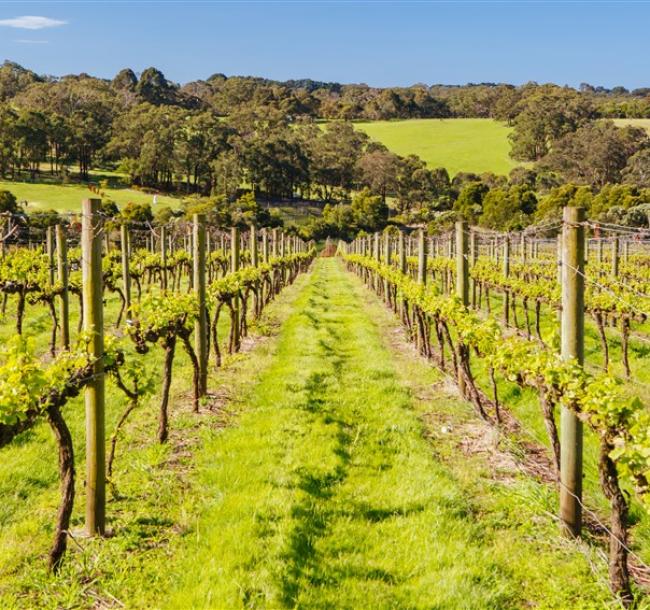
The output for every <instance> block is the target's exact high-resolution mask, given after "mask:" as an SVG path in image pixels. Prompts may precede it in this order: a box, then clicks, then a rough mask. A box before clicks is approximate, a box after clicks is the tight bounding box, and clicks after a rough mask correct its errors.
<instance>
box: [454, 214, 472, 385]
mask: <svg viewBox="0 0 650 610" xmlns="http://www.w3.org/2000/svg"><path fill="white" fill-rule="evenodd" d="M467 242H468V240H467V222H466V221H464V220H459V221H458V222H456V296H458V298H459V299H460V301H461V303H462V304H463V306H464V307H467V306H468V305H469V261H468V254H469V248H468V243H467ZM458 388H459V390H460V393H461V396H465V377H464V376H463V373H462V371H461V367H460V366H459V367H458Z"/></svg>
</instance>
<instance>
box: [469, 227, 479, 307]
mask: <svg viewBox="0 0 650 610" xmlns="http://www.w3.org/2000/svg"><path fill="white" fill-rule="evenodd" d="M476 245H477V244H476V231H474V230H473V229H470V230H469V262H470V264H471V266H472V267H474V265H476V259H477V258H478V249H477V247H476ZM470 286H471V291H472V309H476V297H477V294H476V293H477V284H476V280H475V279H474V278H470Z"/></svg>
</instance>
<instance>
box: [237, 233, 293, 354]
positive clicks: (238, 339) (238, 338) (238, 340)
mask: <svg viewBox="0 0 650 610" xmlns="http://www.w3.org/2000/svg"><path fill="white" fill-rule="evenodd" d="M283 241H284V240H283ZM230 265H231V266H230V271H231V272H232V273H235V272H236V271H238V270H239V229H238V228H237V227H233V228H232V229H230ZM232 311H233V315H232V324H233V328H232V340H233V349H234V351H238V350H239V342H240V337H239V296H238V295H235V296H234V297H233V299H232Z"/></svg>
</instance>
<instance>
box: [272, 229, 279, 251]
mask: <svg viewBox="0 0 650 610" xmlns="http://www.w3.org/2000/svg"><path fill="white" fill-rule="evenodd" d="M272 237H273V244H272V246H273V248H272V253H273V258H277V256H278V230H277V229H273V235H272Z"/></svg>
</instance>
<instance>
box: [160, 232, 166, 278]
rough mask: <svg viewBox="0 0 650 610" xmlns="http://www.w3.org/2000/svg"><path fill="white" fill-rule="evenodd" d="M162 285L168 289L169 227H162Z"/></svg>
mask: <svg viewBox="0 0 650 610" xmlns="http://www.w3.org/2000/svg"><path fill="white" fill-rule="evenodd" d="M160 287H161V288H162V289H163V290H167V229H166V228H165V227H164V226H162V227H160Z"/></svg>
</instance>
